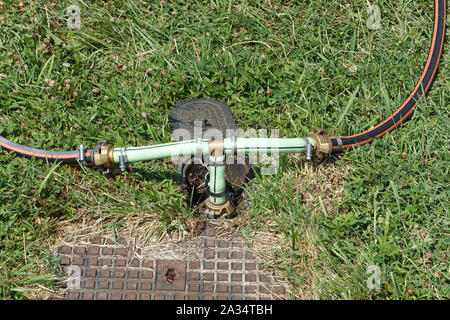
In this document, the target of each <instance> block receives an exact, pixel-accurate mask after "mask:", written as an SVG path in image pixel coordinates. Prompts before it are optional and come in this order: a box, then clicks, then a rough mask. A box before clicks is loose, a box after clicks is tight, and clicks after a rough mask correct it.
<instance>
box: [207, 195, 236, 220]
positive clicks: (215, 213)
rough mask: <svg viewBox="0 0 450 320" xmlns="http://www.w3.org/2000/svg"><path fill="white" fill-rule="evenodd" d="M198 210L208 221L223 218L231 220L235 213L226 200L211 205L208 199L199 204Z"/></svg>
mask: <svg viewBox="0 0 450 320" xmlns="http://www.w3.org/2000/svg"><path fill="white" fill-rule="evenodd" d="M199 210H200V212H202V213H204V214H205V215H206V217H207V218H210V219H213V218H221V217H223V216H226V217H227V218H231V217H233V215H234V213H235V208H234V206H233V204H232V203H231V202H230V201H228V200H226V201H225V202H223V203H213V202H212V201H211V200H210V199H209V198H208V199H206V200H205V201H203V202H202V203H201V204H200V206H199Z"/></svg>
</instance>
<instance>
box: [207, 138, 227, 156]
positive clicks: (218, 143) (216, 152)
mask: <svg viewBox="0 0 450 320" xmlns="http://www.w3.org/2000/svg"><path fill="white" fill-rule="evenodd" d="M208 148H209V153H210V154H211V156H213V157H220V156H222V155H223V151H224V149H225V145H224V142H223V140H210V141H209V142H208Z"/></svg>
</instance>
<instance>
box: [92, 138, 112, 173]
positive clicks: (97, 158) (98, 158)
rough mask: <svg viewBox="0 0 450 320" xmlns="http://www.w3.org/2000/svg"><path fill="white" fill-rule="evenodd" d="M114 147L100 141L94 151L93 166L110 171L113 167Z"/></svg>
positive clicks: (104, 141)
mask: <svg viewBox="0 0 450 320" xmlns="http://www.w3.org/2000/svg"><path fill="white" fill-rule="evenodd" d="M113 152H114V146H113V145H112V144H110V143H108V141H107V140H102V141H100V142H99V143H98V144H97V146H96V147H95V149H94V164H95V165H96V166H98V167H103V168H106V169H111V168H113V167H114V158H113Z"/></svg>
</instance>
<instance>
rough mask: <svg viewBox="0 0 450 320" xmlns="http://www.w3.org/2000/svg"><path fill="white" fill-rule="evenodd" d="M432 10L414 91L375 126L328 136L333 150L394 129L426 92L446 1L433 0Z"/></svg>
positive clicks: (435, 62) (441, 34) (439, 44)
mask: <svg viewBox="0 0 450 320" xmlns="http://www.w3.org/2000/svg"><path fill="white" fill-rule="evenodd" d="M434 12H435V13H434V31H433V40H432V43H431V48H430V53H429V55H428V60H427V63H426V65H425V69H424V70H423V72H422V76H421V77H420V80H419V81H418V83H417V85H416V87H415V88H414V91H413V92H412V93H411V95H410V96H409V97H408V99H406V101H405V102H404V103H403V104H402V106H401V107H400V108H398V109H397V111H395V112H394V114H393V115H392V116H390V117H389V118H387V119H386V120H384V121H383V122H381V123H380V124H378V125H376V126H375V127H372V128H370V129H369V130H366V131H364V132H361V133H358V134H355V135H352V136H345V137H330V138H331V143H332V144H333V150H339V149H341V148H349V147H353V146H356V145H363V144H366V143H368V142H370V141H372V140H373V139H374V138H378V137H381V136H383V135H384V134H385V133H386V132H389V131H391V130H393V129H395V128H396V127H397V126H398V125H399V124H400V123H402V122H403V121H404V120H405V119H406V118H408V117H409V115H410V114H411V112H412V111H413V109H414V108H415V107H416V105H417V101H418V100H419V99H420V98H421V97H423V96H424V95H425V94H426V93H427V91H428V89H429V88H430V85H431V83H432V82H433V79H434V76H435V74H436V70H437V67H438V65H439V59H440V57H441V52H442V45H443V44H444V35H445V14H446V1H445V0H435V3H434Z"/></svg>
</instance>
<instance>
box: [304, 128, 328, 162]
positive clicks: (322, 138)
mask: <svg viewBox="0 0 450 320" xmlns="http://www.w3.org/2000/svg"><path fill="white" fill-rule="evenodd" d="M309 137H310V138H312V139H313V140H314V150H313V153H312V160H313V161H314V162H316V163H319V162H321V161H322V160H323V159H325V158H326V157H327V156H328V155H329V154H330V153H331V151H333V145H332V144H331V139H330V137H328V136H327V135H326V134H325V131H324V130H323V129H320V128H316V129H314V130H313V132H311V133H310V134H309Z"/></svg>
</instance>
